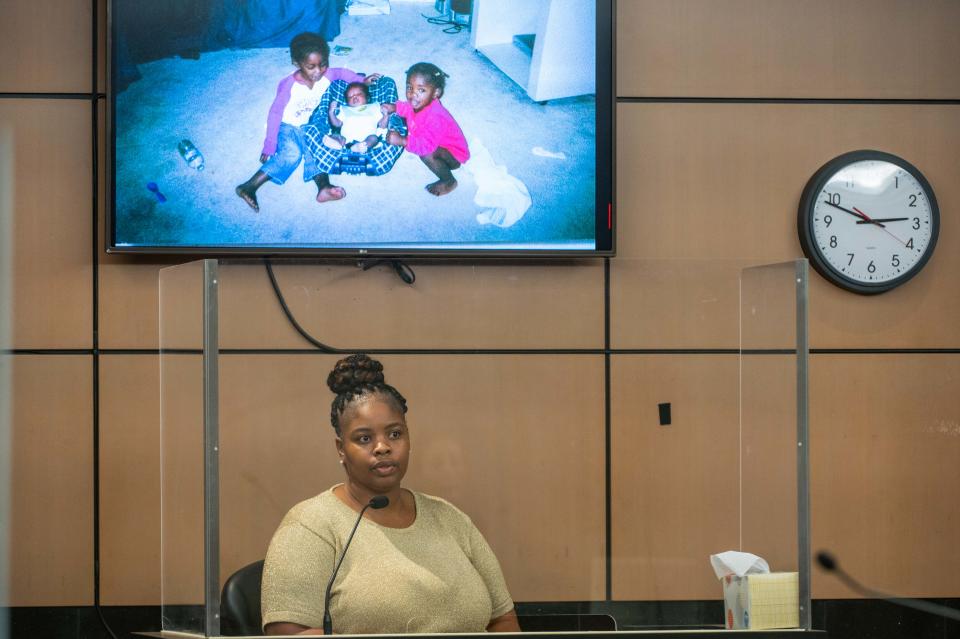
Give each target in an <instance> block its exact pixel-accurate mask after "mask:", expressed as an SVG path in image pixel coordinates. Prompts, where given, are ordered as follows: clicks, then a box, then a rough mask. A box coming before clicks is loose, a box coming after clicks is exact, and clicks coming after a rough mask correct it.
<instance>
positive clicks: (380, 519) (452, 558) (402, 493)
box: [262, 354, 520, 635]
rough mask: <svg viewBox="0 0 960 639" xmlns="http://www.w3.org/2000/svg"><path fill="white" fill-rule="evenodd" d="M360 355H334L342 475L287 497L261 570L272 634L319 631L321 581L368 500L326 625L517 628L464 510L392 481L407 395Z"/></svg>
mask: <svg viewBox="0 0 960 639" xmlns="http://www.w3.org/2000/svg"><path fill="white" fill-rule="evenodd" d="M382 371H383V366H382V365H381V364H380V362H378V361H376V360H374V359H371V358H369V357H367V356H366V355H362V354H361V355H351V356H350V357H346V358H344V359H342V360H340V361H339V362H337V364H336V366H335V367H334V369H333V370H332V371H331V372H330V376H329V377H328V378H327V385H328V386H329V387H330V390H332V391H333V392H334V393H335V394H336V396H337V397H336V399H334V400H333V406H332V407H331V410H330V419H331V422H332V424H333V428H334V430H335V431H336V446H337V453H338V455H339V456H340V463H341V464H343V468H344V470H345V471H346V481H345V482H344V483H342V484H338V485H336V486H334V487H332V488H330V489H329V490H327V491H325V492H323V493H321V494H320V495H317V496H316V497H313V498H311V499H308V500H306V501H304V502H301V503H299V504H297V505H296V506H294V507H293V508H292V509H291V510H290V512H289V513H287V515H286V517H284V519H283V521H282V522H281V524H280V527H279V528H278V529H277V531H276V532H275V533H274V535H273V539H272V540H271V542H270V548H269V550H268V551H267V557H266V562H265V565H264V570H263V591H262V612H263V624H264V630H265V631H266V633H267V634H270V635H279V634H323V629H322V628H323V607H324V594H325V590H326V586H327V581H328V580H329V579H330V575H331V574H332V572H333V569H334V565H335V562H336V561H337V559H338V558H339V557H340V554H341V553H342V552H343V547H344V544H345V543H346V541H347V538H348V537H349V535H350V531H351V529H352V528H353V525H354V523H355V522H356V519H357V515H358V513H359V512H360V511H361V509H362V508H363V506H364V505H366V504H368V503H369V502H370V500H371V499H372V498H373V497H375V496H378V495H383V496H386V497H387V498H389V503H388V505H387V506H386V507H384V508H382V509H377V510H374V509H372V508H371V509H368V510H367V511H366V513H365V514H364V517H363V520H362V521H361V523H360V526H359V528H358V529H357V532H356V534H355V535H354V538H353V541H352V543H351V544H350V549H349V552H347V554H346V558H345V559H344V561H343V565H342V566H341V567H340V571H339V572H338V573H337V577H336V581H335V582H334V584H333V588H332V591H331V599H330V615H331V617H332V620H333V632H334V633H336V634H397V633H452V632H473V633H475V632H483V631H484V630H488V631H500V632H519V630H520V627H519V625H518V623H517V616H516V613H515V612H514V609H513V601H512V599H511V598H510V593H509V592H508V591H507V585H506V582H505V581H504V578H503V573H502V572H501V570H500V564H499V563H498V562H497V558H496V557H495V556H494V554H493V551H492V550H491V549H490V547H489V546H488V545H487V542H486V540H485V539H484V538H483V535H481V534H480V531H479V530H477V528H476V526H474V525H473V522H471V521H470V518H469V517H467V515H465V514H464V513H463V512H461V511H460V510H458V509H457V508H456V507H455V506H453V505H451V504H450V503H449V502H447V501H445V500H443V499H440V498H439V497H431V496H429V495H424V494H422V493H418V492H414V491H411V490H409V489H406V488H402V487H401V486H400V483H401V481H402V480H403V477H404V475H405V474H406V472H407V462H408V461H409V457H410V435H409V431H408V430H407V423H406V418H405V417H404V415H405V414H406V412H407V402H406V400H405V399H404V398H403V396H402V395H400V393H399V392H397V390H396V389H395V388H394V387H393V386H390V385H389V384H386V383H385V382H384V376H383V372H382Z"/></svg>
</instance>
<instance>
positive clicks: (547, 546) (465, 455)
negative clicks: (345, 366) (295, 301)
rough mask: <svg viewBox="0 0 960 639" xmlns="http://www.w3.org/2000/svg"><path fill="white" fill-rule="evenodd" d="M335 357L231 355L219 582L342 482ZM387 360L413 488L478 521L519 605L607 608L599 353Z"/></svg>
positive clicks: (225, 386) (224, 413) (225, 380)
mask: <svg viewBox="0 0 960 639" xmlns="http://www.w3.org/2000/svg"><path fill="white" fill-rule="evenodd" d="M334 361H335V358H332V357H329V356H265V355H262V356H230V357H227V358H225V359H224V361H223V368H222V377H221V389H222V390H223V392H224V399H225V401H224V402H223V403H222V404H221V424H222V426H221V429H222V433H221V450H222V451H223V452H222V455H221V464H222V466H221V476H222V478H223V482H224V493H223V494H224V503H223V517H224V520H223V530H224V533H225V535H226V537H225V546H224V550H225V552H224V561H223V564H222V571H223V576H226V575H227V574H229V573H230V572H231V571H232V570H235V569H236V568H238V567H239V566H241V565H244V564H245V563H247V562H249V561H253V560H255V559H257V558H260V557H262V556H263V554H264V552H265V549H266V544H267V542H268V541H269V539H270V536H271V534H272V533H273V530H274V529H275V528H276V525H277V524H278V523H279V521H280V519H281V517H282V516H283V514H284V513H285V512H286V510H287V509H289V508H290V507H291V506H292V505H293V504H294V503H296V502H297V501H299V500H302V499H305V498H307V497H309V496H311V495H313V494H316V493H317V492H319V491H321V490H324V489H325V488H327V487H328V486H330V485H332V484H334V483H338V482H339V481H342V476H341V471H340V467H339V465H338V464H337V463H336V454H335V449H334V443H333V430H332V429H331V427H330V425H329V410H330V408H329V406H330V402H331V401H332V399H333V398H332V395H331V394H330V393H329V391H328V390H326V388H325V387H324V380H325V379H326V374H327V372H328V371H329V369H330V368H331V366H332V364H333V362H334ZM382 361H383V363H384V366H385V369H386V373H387V380H388V381H391V382H393V383H395V384H396V385H397V386H398V387H399V389H400V391H401V392H402V393H403V394H404V395H405V397H406V398H407V400H408V405H409V407H410V412H409V414H408V416H407V417H408V423H409V424H410V428H411V436H412V457H411V468H410V472H409V474H408V476H407V478H406V480H405V485H407V486H408V487H411V488H415V489H417V490H421V491H423V492H427V493H431V494H437V495H440V496H443V497H444V498H446V499H449V500H450V501H452V502H453V503H455V504H457V505H458V506H459V507H461V508H462V509H463V510H464V511H465V512H467V513H468V514H469V515H470V516H471V518H472V519H473V520H474V521H475V522H476V524H477V525H478V527H479V528H480V529H481V530H482V531H483V532H484V534H485V535H486V537H487V539H488V540H489V542H490V544H491V546H492V547H493V548H494V551H495V552H496V553H497V556H498V557H499V559H500V562H501V564H502V566H503V569H504V572H505V575H506V578H507V582H508V584H509V586H510V589H511V593H512V594H513V596H514V597H515V598H516V599H517V600H521V601H554V600H584V599H588V600H589V599H602V598H603V596H604V541H603V540H604V531H603V521H604V516H603V513H604V496H603V472H604V471H603V468H604V466H603V445H604V436H603V383H602V380H603V359H602V357H600V356H534V357H529V356H526V357H524V356H470V357H464V356H407V357H400V356H390V357H383V358H382ZM544 531H550V534H545V533H544Z"/></svg>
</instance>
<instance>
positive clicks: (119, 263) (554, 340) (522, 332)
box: [100, 256, 603, 349]
mask: <svg viewBox="0 0 960 639" xmlns="http://www.w3.org/2000/svg"><path fill="white" fill-rule="evenodd" d="M172 263H173V262H172V261H170V263H164V264H157V263H155V262H154V261H147V262H143V261H135V260H133V259H131V258H129V257H118V256H112V257H108V258H107V260H106V263H105V265H104V266H103V267H102V269H101V278H100V281H101V284H102V285H103V294H102V295H101V305H100V308H101V318H102V322H103V330H102V332H101V340H102V344H103V345H104V346H105V347H109V348H155V347H157V338H156V332H157V330H158V325H157V312H158V308H157V301H156V299H157V298H156V295H157V275H158V273H159V270H160V269H161V268H163V267H166V266H170V265H171V264H172ZM413 268H414V270H415V272H416V274H417V281H416V283H415V284H414V285H413V286H410V285H407V284H404V283H403V282H402V281H401V280H400V279H399V278H398V277H397V275H396V274H395V273H394V272H393V269H392V268H390V267H388V266H379V267H375V268H373V269H371V270H369V271H362V270H360V269H359V268H357V267H356V266H353V265H343V264H312V265H292V266H291V265H278V266H276V267H275V269H274V270H275V273H276V276H277V281H278V283H279V285H280V289H281V291H282V293H283V295H284V298H285V299H286V302H287V304H288V305H289V307H290V309H291V312H292V313H293V314H294V317H295V318H296V319H297V321H298V322H299V323H300V324H301V325H302V326H303V327H304V329H305V330H307V331H308V332H309V333H310V334H311V335H313V336H314V337H315V338H316V339H318V340H320V341H321V342H323V343H325V344H328V345H330V346H332V347H334V348H365V349H384V348H389V349H393V348H414V349H416V348H467V349H469V348H600V347H602V346H603V320H602V318H603V266H602V263H600V262H599V261H593V262H585V263H566V264H558V265H553V266H549V265H539V266H538V265H530V264H526V265H518V264H513V265H503V264H500V265H497V264H486V265H483V266H482V267H479V266H466V265H444V266H437V265H426V264H414V265H413ZM220 292H221V293H220V295H221V297H220V312H221V317H222V318H223V321H222V323H221V334H220V340H221V345H222V346H223V347H224V348H310V344H309V343H308V342H306V341H305V340H304V339H303V338H302V337H301V336H300V335H299V334H297V332H296V330H295V329H294V328H293V326H292V325H291V324H290V323H289V322H288V321H287V319H286V318H285V317H284V315H283V311H282V309H281V308H280V304H279V302H278V301H277V299H276V297H275V295H274V293H273V290H272V289H271V287H270V281H269V279H268V277H267V274H266V271H265V270H264V268H263V265H262V263H261V262H259V261H258V260H251V261H250V262H249V263H247V265H245V266H238V265H233V266H230V267H225V268H224V269H223V277H222V278H221V288H220ZM571 308H576V309H578V311H579V312H578V313H570V312H569V309H571ZM386 317H389V318H390V321H385V318H386ZM544 326H549V327H550V330H549V331H544V330H543V328H544Z"/></svg>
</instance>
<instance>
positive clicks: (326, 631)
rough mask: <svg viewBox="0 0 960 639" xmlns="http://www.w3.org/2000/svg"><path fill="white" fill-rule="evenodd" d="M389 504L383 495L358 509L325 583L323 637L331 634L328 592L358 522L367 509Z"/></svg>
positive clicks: (331, 621) (388, 500)
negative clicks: (358, 512)
mask: <svg viewBox="0 0 960 639" xmlns="http://www.w3.org/2000/svg"><path fill="white" fill-rule="evenodd" d="M389 503H390V499H389V498H387V497H385V496H383V495H377V496H376V497H374V498H373V499H371V500H370V501H369V502H368V503H367V504H366V505H365V506H364V507H363V508H361V509H360V515H359V516H358V517H357V522H356V523H355V524H354V525H353V530H351V531H350V536H349V537H347V543H346V544H344V546H343V552H342V553H340V559H339V560H338V561H337V565H336V566H334V568H333V574H332V575H330V581H328V582H327V592H326V594H324V596H323V634H325V635H332V634H333V619H331V618H330V590H331V589H332V588H333V581H334V579H336V578H337V572H338V571H339V570H340V564H342V563H343V559H344V557H346V556H347V549H348V548H350V542H351V541H353V535H354V533H356V532H357V527H358V526H360V520H361V519H363V513H365V512H367V508H373V509H374V510H379V509H380V508H386V506H387V505H388V504H389Z"/></svg>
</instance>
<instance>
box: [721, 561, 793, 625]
mask: <svg viewBox="0 0 960 639" xmlns="http://www.w3.org/2000/svg"><path fill="white" fill-rule="evenodd" d="M722 583H723V601H724V608H725V609H726V613H725V617H726V626H727V628H728V629H735V630H762V629H764V628H798V627H799V626H800V610H799V605H798V600H799V596H800V595H799V591H800V588H799V581H798V576H797V573H795V572H771V573H767V574H754V575H746V576H744V577H737V576H735V575H727V576H726V577H724V578H723V580H722Z"/></svg>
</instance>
